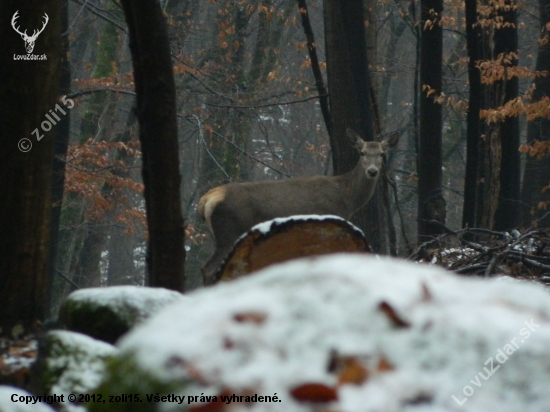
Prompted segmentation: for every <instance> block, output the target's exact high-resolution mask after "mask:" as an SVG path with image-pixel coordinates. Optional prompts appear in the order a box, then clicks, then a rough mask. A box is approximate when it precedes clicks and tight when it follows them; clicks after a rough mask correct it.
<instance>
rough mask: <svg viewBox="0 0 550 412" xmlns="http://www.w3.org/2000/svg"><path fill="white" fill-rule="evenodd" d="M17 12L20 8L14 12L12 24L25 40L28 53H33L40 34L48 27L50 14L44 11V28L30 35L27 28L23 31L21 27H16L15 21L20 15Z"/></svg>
mask: <svg viewBox="0 0 550 412" xmlns="http://www.w3.org/2000/svg"><path fill="white" fill-rule="evenodd" d="M17 13H19V10H17V11H16V12H15V13H14V15H13V17H12V19H11V26H12V27H13V29H14V30H15V31H16V32H17V33H19V34H20V35H21V38H22V39H23V41H24V42H25V49H27V54H31V53H32V51H33V49H34V42H35V41H36V39H37V38H38V35H39V34H40V33H42V32H43V31H44V29H45V28H46V25H47V24H48V21H49V20H50V18H49V17H48V15H47V14H46V13H44V24H43V25H42V28H41V29H40V30H34V32H33V34H32V36H29V35H27V30H25V31H24V32H23V33H22V32H20V31H19V27H15V21H16V20H17V18H18V17H19V16H18V15H17Z"/></svg>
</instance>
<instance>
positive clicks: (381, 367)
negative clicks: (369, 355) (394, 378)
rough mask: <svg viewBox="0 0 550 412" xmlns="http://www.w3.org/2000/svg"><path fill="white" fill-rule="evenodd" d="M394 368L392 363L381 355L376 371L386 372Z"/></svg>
mask: <svg viewBox="0 0 550 412" xmlns="http://www.w3.org/2000/svg"><path fill="white" fill-rule="evenodd" d="M394 369H395V368H394V367H393V365H392V364H391V363H390V362H389V361H388V360H387V359H386V357H385V356H382V357H381V358H380V360H379V361H378V368H377V370H378V372H388V371H392V370H394Z"/></svg>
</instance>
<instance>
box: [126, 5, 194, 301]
mask: <svg viewBox="0 0 550 412" xmlns="http://www.w3.org/2000/svg"><path fill="white" fill-rule="evenodd" d="M122 7H123V9H124V14H125V16H126V22H127V24H128V31H129V36H130V50H131V52H132V61H133V66H134V81H135V85H136V94H137V101H136V106H137V107H136V113H137V118H138V122H139V128H140V132H139V133H140V134H139V136H140V141H141V148H142V161H143V170H142V173H143V182H144V186H145V187H144V189H145V193H144V195H145V205H146V209H147V227H148V229H149V241H148V251H147V267H148V271H149V276H150V278H149V284H150V285H151V286H162V287H165V288H168V289H173V290H179V291H183V290H184V287H185V277H184V263H185V249H184V227H183V217H182V213H181V203H180V202H181V201H180V181H181V176H180V172H179V158H178V152H179V150H178V137H177V135H178V127H177V118H176V91H175V85H174V77H173V73H172V61H171V56H170V46H169V44H168V34H167V29H166V23H165V21H164V16H163V13H162V9H161V7H160V3H159V2H158V0H143V1H140V2H137V3H136V2H133V1H131V0H123V1H122Z"/></svg>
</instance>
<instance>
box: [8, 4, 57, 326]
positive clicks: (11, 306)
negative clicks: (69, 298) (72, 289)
mask: <svg viewBox="0 0 550 412" xmlns="http://www.w3.org/2000/svg"><path fill="white" fill-rule="evenodd" d="M60 9H61V5H60V3H59V2H58V1H54V0H43V1H36V0H34V1H32V0H31V1H27V2H20V1H14V0H11V1H10V0H6V1H3V2H0V16H3V17H2V18H3V23H2V25H0V38H1V39H2V41H1V42H0V58H1V61H2V64H1V65H0V79H2V82H0V119H1V122H2V125H1V127H0V193H1V195H0V250H1V251H2V259H0V302H1V303H0V328H1V329H2V332H3V333H10V332H11V328H12V327H13V326H14V325H15V324H18V323H19V324H22V325H23V326H24V327H28V326H31V325H33V324H34V323H35V322H36V321H40V320H43V319H44V317H45V315H46V310H47V302H48V299H47V290H48V286H47V283H48V269H49V266H50V261H49V254H50V244H49V240H50V219H51V183H52V157H53V141H54V138H55V129H54V130H51V126H52V123H55V122H51V121H50V120H49V119H48V118H46V117H45V116H46V115H48V113H49V111H50V110H54V109H55V106H56V104H58V101H57V92H58V90H59V79H58V75H59V72H58V67H59V61H60V56H59V47H60V44H61V42H60ZM16 11H17V12H18V18H17V24H16V25H17V26H18V27H19V28H20V30H21V31H23V32H24V31H25V29H26V30H27V33H28V32H29V31H30V32H31V33H32V30H36V29H40V28H41V27H42V26H43V23H44V21H45V17H44V16H45V14H47V16H48V18H49V21H48V23H47V25H46V26H45V27H44V31H43V32H42V33H41V34H40V36H38V38H37V40H36V43H35V45H34V49H33V51H32V53H30V54H34V55H35V56H40V55H45V56H46V59H44V60H35V61H27V60H19V59H17V60H16V59H15V58H14V55H17V56H21V55H25V56H26V55H28V53H26V50H25V44H24V43H23V40H22V39H21V36H20V35H19V34H17V33H16V32H15V31H14V29H13V28H12V27H11V25H10V24H8V19H10V18H12V16H14V14H15V12H16ZM57 113H59V112H57ZM48 127H50V128H49V129H48ZM46 129H48V130H47V131H46ZM34 130H36V131H37V132H38V134H39V135H40V136H41V137H42V138H41V139H40V140H39V141H37V139H38V136H37V135H36V132H35V133H33V131H34ZM31 146H32V147H31ZM26 149H29V150H30V151H27V150H26Z"/></svg>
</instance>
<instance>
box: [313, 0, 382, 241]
mask: <svg viewBox="0 0 550 412" xmlns="http://www.w3.org/2000/svg"><path fill="white" fill-rule="evenodd" d="M323 7H324V9H323V10H324V11H323V13H324V20H325V49H326V55H327V77H328V89H329V101H330V110H331V127H330V130H331V136H330V144H331V149H332V156H333V168H334V174H335V175H339V174H343V173H346V172H348V171H350V170H351V169H353V167H354V166H355V165H356V164H357V161H358V160H359V153H358V152H357V150H356V149H354V148H353V147H352V146H351V144H350V143H349V142H348V139H347V138H346V129H347V128H348V127H349V128H351V129H353V130H355V131H356V132H357V133H359V134H360V135H361V136H362V137H363V138H364V139H365V140H367V141H372V140H374V119H373V114H372V105H371V101H370V88H371V80H370V76H369V73H368V70H367V68H368V61H367V52H366V47H367V46H366V41H365V28H364V27H365V26H364V22H363V16H364V13H363V2H362V0H353V1H348V2H346V3H342V2H340V1H338V0H324V2H323ZM353 221H354V222H355V223H356V224H357V225H358V226H359V227H361V228H362V229H363V230H364V232H365V235H366V237H367V239H368V240H369V243H370V244H371V246H372V248H373V249H374V250H375V251H376V252H380V251H385V249H386V243H387V242H386V231H385V230H384V228H385V227H386V225H385V221H386V220H385V214H384V213H383V205H382V191H381V190H380V185H378V187H377V190H376V191H375V194H374V196H373V197H372V198H371V200H370V202H369V203H368V204H367V206H366V207H364V208H362V209H361V210H360V211H359V212H357V214H356V215H355V217H354V219H353Z"/></svg>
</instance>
